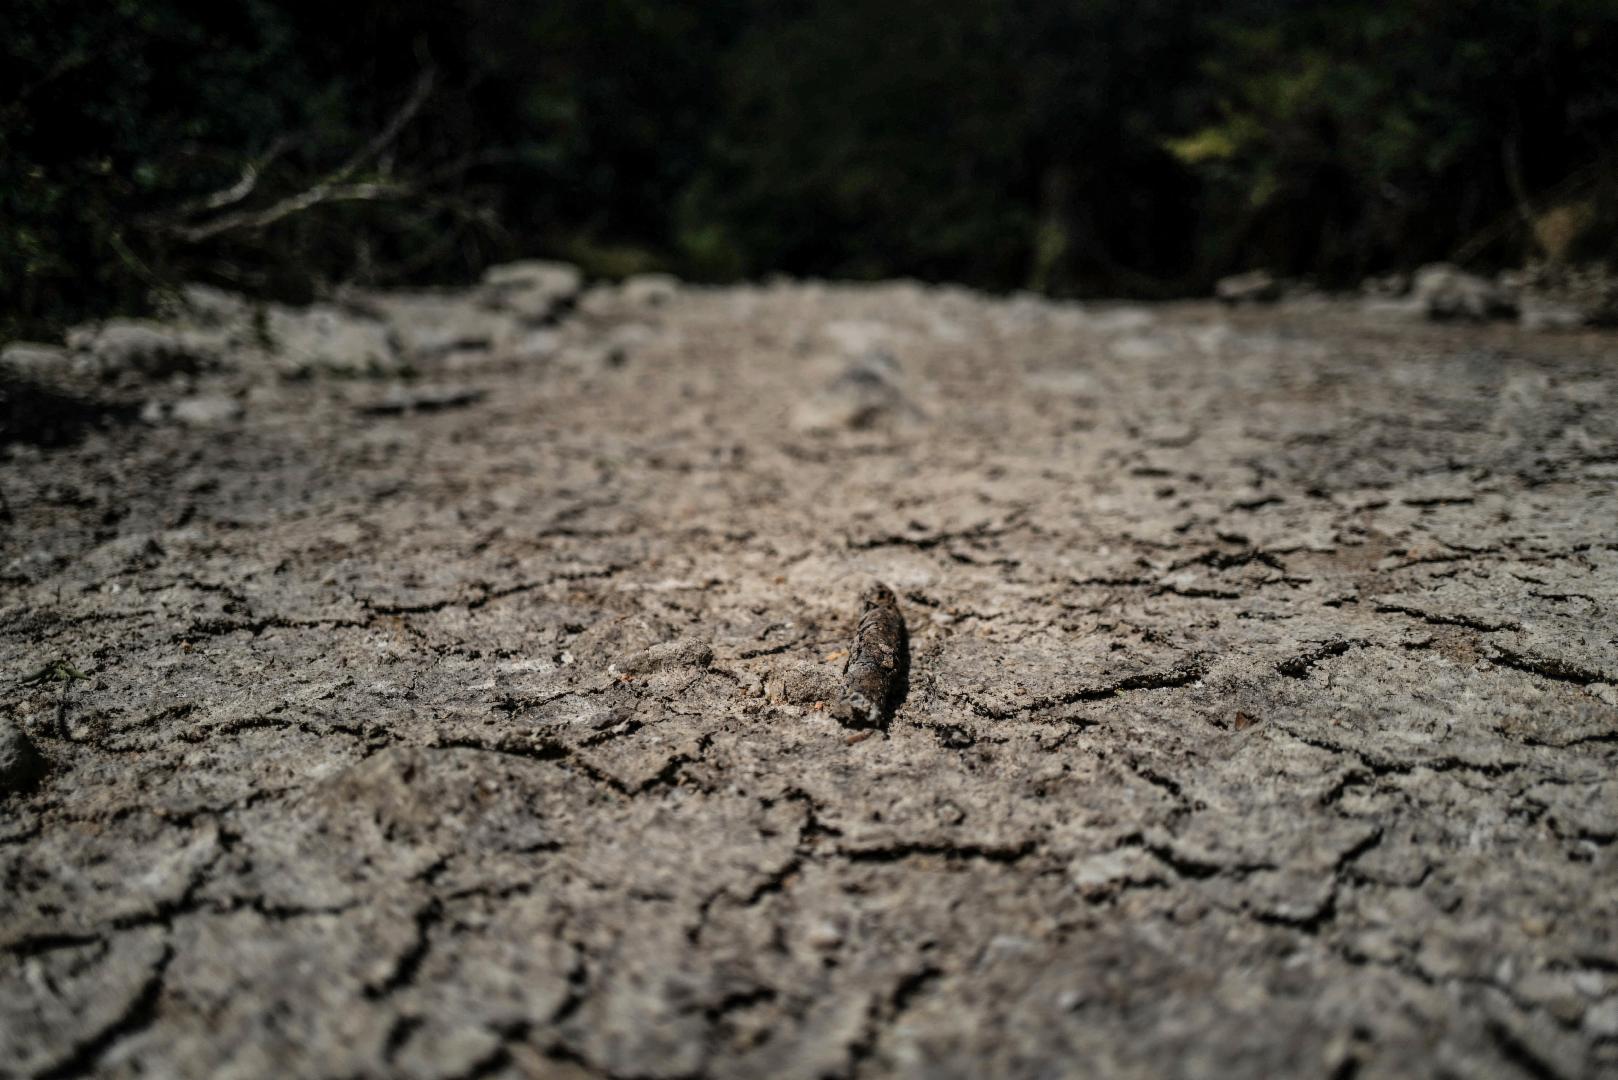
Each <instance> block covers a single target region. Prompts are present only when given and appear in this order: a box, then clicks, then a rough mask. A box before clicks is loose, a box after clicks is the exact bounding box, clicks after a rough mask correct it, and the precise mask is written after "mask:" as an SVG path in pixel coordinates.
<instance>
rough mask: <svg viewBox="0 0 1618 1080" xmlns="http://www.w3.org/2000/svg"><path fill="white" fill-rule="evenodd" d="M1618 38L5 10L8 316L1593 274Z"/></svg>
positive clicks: (989, 17) (1356, 28)
mask: <svg viewBox="0 0 1618 1080" xmlns="http://www.w3.org/2000/svg"><path fill="white" fill-rule="evenodd" d="M1615 57H1618V0H1386V2H1381V3H1374V2H1364V0H1333V2H1330V3H1323V4H1305V3H1301V2H1287V0H1232V2H1227V3H1223V4H1218V5H1208V4H1198V3H1194V2H1191V0H1134V2H1129V3H1126V2H1123V0H1082V2H1081V0H1002V2H984V0H771V2H765V0H703V2H699V0H692V2H686V3H673V2H668V0H550V2H548V3H544V4H537V5H536V4H530V3H521V2H518V0H435V2H431V3H428V2H423V0H398V2H385V0H352V2H350V3H346V4H337V5H333V4H317V3H314V2H312V0H279V2H271V0H232V2H231V3H227V4H218V3H205V2H202V0H100V2H98V3H95V4H83V5H80V4H66V3H63V2H61V0H8V2H7V3H6V4H5V5H0V336H5V335H8V334H16V333H43V332H45V331H47V330H49V329H51V328H53V327H55V326H59V325H61V324H62V323H64V322H66V321H69V320H73V319H77V318H82V317H84V316H86V315H89V314H92V313H97V312H105V311H114V310H131V309H136V308H138V307H139V306H140V305H141V304H143V303H145V302H146V301H147V300H148V298H149V297H150V296H151V294H152V292H153V290H154V289H162V288H164V287H166V286H167V285H169V284H171V283H173V282H176V281H179V280H184V279H194V278H201V279H206V280H212V281H215V282H218V283H220V284H223V285H227V286H233V287H237V288H242V289H246V290H248V291H253V292H259V293H268V294H273V295H279V296H285V297H289V298H307V297H309V296H312V295H315V294H317V293H319V292H321V291H322V290H324V289H326V288H329V287H330V286H332V285H334V284H335V283H338V282H342V281H358V282H363V283H395V282H420V281H443V280H457V279H464V278H466V277H469V276H471V275H473V274H475V273H477V272H478V271H479V270H480V269H481V267H482V266H484V265H486V264H487V263H489V262H490V261H493V260H496V259H500V258H506V257H511V256H514V255H517V254H532V253H549V254H554V255H559V256H562V257H566V258H572V259H574V260H576V261H579V262H580V263H582V264H583V265H584V266H585V267H586V268H587V269H588V270H591V271H593V272H597V273H603V274H619V273H627V272H632V271H634V270H637V269H646V268H653V267H659V268H668V269H673V270H676V271H678V272H681V273H684V274H687V275H690V276H695V277H700V278H707V279H715V280H721V279H727V278H733V277H737V276H747V275H759V274H764V273H768V272H772V271H786V272H790V273H796V274H808V275H827V276H832V275H835V276H847V277H877V276H889V275H911V276H916V277H921V278H926V279H949V280H956V281H962V282H966V283H970V284H975V285H980V286H984V287H989V288H1020V287H1032V288H1038V289H1043V290H1048V291H1052V292H1058V293H1079V292H1083V293H1107V294H1128V295H1144V296H1153V295H1172V294H1176V293H1186V292H1198V291H1201V290H1203V289H1205V288H1206V287H1207V285H1208V283H1209V282H1210V281H1211V280H1212V279H1213V278H1214V277H1216V276H1218V275H1219V274H1221V273H1225V272H1229V271H1232V270H1236V269H1242V268H1245V267H1249V266H1255V265H1264V266H1267V267H1270V268H1271V269H1273V270H1275V271H1277V272H1280V273H1284V274H1292V275H1302V274H1307V275H1314V276H1316V277H1317V278H1318V279H1319V280H1321V281H1322V283H1324V284H1348V283H1352V282H1353V281H1355V280H1356V279H1357V278H1358V277H1359V276H1361V275H1363V274H1366V273H1370V272H1374V271H1380V270H1384V269H1392V268H1401V267H1408V266H1411V265H1415V264H1417V263H1420V262H1423V261H1428V260H1432V259H1436V258H1457V257H1458V258H1461V259H1464V260H1468V261H1472V262H1476V263H1478V264H1480V265H1488V264H1495V265H1507V264H1514V263H1519V262H1521V261H1522V260H1524V259H1525V258H1528V257H1534V256H1550V257H1554V258H1569V259H1572V258H1578V259H1591V258H1595V259H1609V260H1610V259H1611V258H1613V256H1614V250H1613V244H1614V238H1615V237H1618V210H1615V207H1618V64H1615V63H1614V58H1615ZM424 72H430V73H431V75H432V79H433V81H432V91H431V94H430V96H428V97H427V99H426V100H425V103H424V104H423V105H422V107H421V108H420V110H419V112H416V113H414V114H412V115H410V116H409V117H408V122H406V123H404V124H403V125H402V126H401V127H400V128H399V130H398V134H397V137H396V138H393V139H390V140H386V141H385V145H377V146H374V147H371V148H372V149H374V151H375V152H374V153H366V152H365V151H366V149H367V147H368V146H370V145H371V144H372V143H373V141H374V140H377V139H378V136H379V133H382V132H384V131H387V130H388V128H389V124H390V122H392V121H395V120H398V119H399V118H400V116H401V109H402V108H403V107H404V106H405V103H406V102H408V101H409V100H410V99H411V95H412V90H413V88H414V87H416V86H417V85H418V80H420V79H421V77H422V75H423V73H424ZM334 177H337V178H340V179H341V181H342V183H341V184H340V185H336V186H337V187H340V188H341V189H342V191H343V193H344V197H342V198H337V197H331V198H325V199H318V200H314V201H313V202H312V203H311V205H309V206H307V207H300V208H299V209H298V210H297V212H295V213H293V212H289V213H286V214H284V215H281V216H275V217H274V220H273V221H271V222H268V223H264V222H262V221H261V222H258V223H254V222H252V221H244V222H243V223H240V224H238V225H237V226H236V227H233V228H222V229H219V230H218V231H217V232H209V230H208V229H206V228H199V226H206V225H208V224H210V223H215V224H217V223H219V222H221V221H222V220H224V216H225V215H230V214H233V213H245V214H250V213H254V212H259V211H263V210H264V209H266V208H270V207H275V206H277V205H278V204H279V203H281V202H282V201H283V200H287V199H289V198H294V197H296V196H298V195H299V193H303V192H309V191H311V190H319V187H318V186H319V185H320V184H321V183H322V181H323V180H332V179H333V178H334ZM249 178H250V179H251V183H250V184H249V183H247V180H248V179H249ZM244 189H245V190H244ZM227 196H230V197H227ZM210 199H211V200H212V201H211V204H210V202H209V200H210ZM199 233H208V235H206V236H201V235H199Z"/></svg>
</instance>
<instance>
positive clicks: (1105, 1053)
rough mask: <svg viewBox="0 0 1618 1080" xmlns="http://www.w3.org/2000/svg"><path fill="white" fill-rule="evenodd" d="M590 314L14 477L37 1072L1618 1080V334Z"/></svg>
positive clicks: (802, 291) (683, 299) (6, 1014)
mask: <svg viewBox="0 0 1618 1080" xmlns="http://www.w3.org/2000/svg"><path fill="white" fill-rule="evenodd" d="M434 302H435V303H438V304H439V305H440V307H441V308H442V310H443V312H445V313H447V314H444V315H443V316H442V317H443V318H449V317H452V316H458V315H466V316H467V317H468V318H471V319H474V321H475V318H476V316H475V315H467V313H466V312H464V311H459V310H458V309H457V308H456V306H455V305H456V303H457V301H456V300H455V298H454V297H447V298H445V297H440V298H438V299H436V300H435V301H434ZM392 310H393V314H391V315H389V316H388V317H390V318H400V317H403V316H405V315H410V313H411V312H412V310H414V309H412V307H411V305H410V304H409V302H407V301H406V302H401V303H399V304H397V305H395V308H394V309H392ZM437 310H438V309H434V311H437ZM401 313H403V314H402V315H401ZM548 318H549V325H548V326H547V328H546V329H544V330H543V332H542V337H541V339H540V340H537V341H536V340H533V339H529V340H528V341H527V344H526V345H525V346H524V349H522V350H513V349H510V348H507V347H506V345H504V344H502V343H501V342H500V341H498V340H495V341H492V343H491V342H490V341H478V340H472V341H470V342H469V343H468V342H460V343H456V342H451V343H450V344H449V345H448V346H446V347H443V348H440V349H438V350H437V351H434V352H432V353H431V354H430V355H429V354H428V353H425V352H424V353H423V354H422V356H421V357H420V358H418V360H417V362H416V363H414V364H413V365H412V368H413V378H412V379H410V380H409V381H404V382H400V383H398V384H397V385H394V384H392V383H388V382H379V381H378V380H377V379H376V378H354V377H342V378H340V377H337V376H335V375H330V374H322V373H320V372H318V371H317V372H313V373H311V372H308V371H303V372H298V373H296V374H294V375H286V374H284V373H279V372H277V371H275V370H274V369H273V368H272V367H267V366H263V365H258V364H255V363H249V362H245V361H244V362H241V363H231V362H229V358H228V357H227V358H226V361H227V362H225V363H223V364H220V365H215V366H214V367H213V368H212V369H211V370H209V369H207V368H204V369H203V370H200V371H198V372H193V373H190V374H182V375H177V376H173V377H172V378H170V379H168V381H161V380H160V381H157V382H152V383H147V384H145V387H146V388H145V389H144V390H141V391H140V394H141V395H144V398H145V399H144V400H143V399H142V398H140V397H133V398H132V397H130V396H129V391H128V387H127V386H126V387H125V388H124V390H123V391H122V393H123V396H122V397H119V398H117V400H104V401H103V402H102V405H101V406H99V408H101V409H102V412H103V413H104V414H105V415H104V416H102V417H101V418H100V420H99V421H98V420H95V418H91V419H90V420H86V421H85V422H84V423H83V424H82V425H77V426H75V427H74V429H73V431H72V432H70V433H69V434H67V435H64V436H62V437H60V438H55V439H53V440H51V441H54V442H55V443H57V445H50V446H41V445H35V444H34V443H31V442H27V441H15V442H13V443H12V444H11V445H8V446H5V447H0V478H3V479H0V492H3V497H4V502H3V504H0V519H3V520H0V524H3V533H0V673H3V682H0V724H4V725H6V726H7V732H6V734H7V738H10V739H13V740H14V741H15V740H17V739H22V740H25V741H26V743H28V744H31V745H32V746H33V747H34V748H35V749H36V750H37V753H38V756H39V759H40V760H41V761H42V763H43V773H42V775H38V776H32V777H31V776H29V775H25V774H26V773H28V772H29V770H26V769H22V770H13V774H12V775H10V778H9V779H8V780H7V783H8V784H10V785H11V786H13V787H14V788H15V790H13V791H12V792H11V793H10V794H9V795H3V796H0V1074H3V1075H8V1076H19V1077H29V1078H37V1077H66V1076H75V1075H84V1074H94V1075H99V1076H110V1077H134V1076H162V1077H191V1076H197V1077H201V1076H244V1077H245V1076H266V1075H276V1076H300V1077H301V1076H309V1077H316V1076H318V1077H380V1076H401V1077H444V1078H448V1077H471V1076H547V1077H550V1076H558V1077H568V1076H578V1077H619V1078H631V1077H647V1078H652V1077H655V1078H666V1080H673V1078H682V1077H715V1078H722V1077H753V1076H770V1077H874V1076H886V1075H903V1076H928V1077H962V1078H965V1077H978V1076H988V1075H994V1076H1016V1077H1035V1076H1038V1077H1047V1076H1062V1075H1091V1076H1094V1075H1117V1076H1188V1077H1189V1076H1196V1077H1255V1076H1277V1075H1295V1076H1326V1075H1332V1076H1350V1075H1358V1076H1392V1075H1412V1074H1419V1075H1454V1076H1519V1075H1526V1076H1535V1077H1544V1076H1551V1077H1591V1076H1597V1075H1602V1074H1606V1075H1611V1074H1613V1073H1614V1072H1615V1071H1618V847H1615V843H1614V842H1615V839H1618V768H1615V765H1618V689H1615V686H1618V611H1615V601H1618V497H1615V494H1618V492H1615V488H1618V408H1615V403H1618V366H1615V356H1614V352H1615V344H1614V339H1613V338H1611V337H1602V336H1599V335H1594V334H1586V335H1577V334H1575V335H1566V336H1554V337H1533V336H1527V335H1524V334H1523V333H1521V332H1519V331H1517V330H1515V329H1510V328H1488V327H1485V328H1467V327H1453V326H1423V325H1405V324H1398V325H1392V326H1390V325H1386V324H1383V323H1379V322H1377V321H1376V320H1375V319H1374V318H1372V317H1371V316H1369V315H1366V314H1363V313H1356V312H1354V311H1352V310H1349V309H1347V308H1337V307H1333V306H1331V305H1316V306H1310V307H1285V306H1283V307H1282V308H1279V309H1272V310H1268V311H1260V312H1245V311H1238V312H1234V313H1232V312H1225V311H1221V310H1217V309H1215V308H1213V307H1211V306H1201V305H1182V306H1172V307H1164V308H1151V309H1147V308H1120V307H1105V306H1082V307H1081V306H1076V305H1061V304H1054V303H1047V302H1041V301H1034V300H1027V299H1013V300H996V299H990V298H985V297H980V296H977V295H974V294H971V293H967V292H963V291H958V290H950V289H924V288H920V287H917V286H912V285H902V284H901V285H891V286H872V287H852V286H850V287H834V286H821V285H795V284H782V285H775V286H770V287H758V288H752V289H726V290H701V289H695V288H675V289H672V290H669V289H642V290H634V289H595V290H592V291H590V292H588V293H586V294H585V295H584V296H583V298H582V299H581V300H580V301H579V303H578V304H577V305H576V307H574V308H573V309H572V310H571V311H568V312H566V313H563V314H560V315H553V316H550V317H548ZM439 320H440V316H439V315H437V314H433V315H431V316H430V317H427V316H423V318H422V319H418V320H417V328H418V330H419V329H420V328H421V326H422V325H425V327H426V330H425V331H422V332H427V331H431V330H433V329H434V328H436V327H438V326H440V325H441V322H440V321H439ZM474 337H475V335H474ZM41 393H43V391H42V392H41ZM40 400H41V401H46V402H47V403H52V402H54V403H57V404H60V402H62V401H68V402H79V404H73V405H72V408H89V406H85V405H83V404H82V402H81V401H80V399H78V398H71V397H63V398H60V399H58V398H55V397H42V398H41V399H40ZM199 403H200V404H199ZM41 407H43V406H41ZM30 408H32V406H29V405H28V404H27V402H26V401H25V402H23V403H22V404H16V403H14V405H13V411H14V412H15V413H16V415H19V416H26V415H27V414H28V413H29V409H30ZM137 414H139V416H142V417H144V419H143V420H138V419H135V417H136V415H137ZM872 579H877V580H880V581H882V582H885V583H886V584H888V585H889V586H891V587H892V589H893V590H894V592H895V594H896V595H897V596H898V599H899V606H900V609H901V610H902V612H903V615H904V618H905V621H906V623H907V626H908V633H909V671H908V679H907V685H906V686H905V687H904V697H903V700H902V702H901V703H900V704H899V706H898V708H897V710H896V711H895V713H894V714H893V716H892V718H891V720H890V721H889V722H888V723H887V724H886V725H885V726H883V727H881V728H879V729H877V730H875V731H857V730H854V729H852V728H846V727H844V726H843V725H842V724H840V723H839V722H838V720H837V718H836V716H835V715H834V712H835V710H834V709H832V708H831V707H830V703H832V702H834V701H835V699H836V696H837V694H838V693H839V690H840V682H839V680H840V672H841V670H842V666H843V659H844V658H843V652H842V650H845V649H846V648H847V647H848V643H849V639H850V637H851V635H852V634H853V631H854V623H855V620H856V618H857V616H858V607H857V605H858V598H859V596H860V593H861V590H862V589H863V588H864V587H865V586H866V585H867V583H868V582H869V581H871V580H872ZM80 676H83V677H82V678H81V677H80ZM35 771H37V770H35Z"/></svg>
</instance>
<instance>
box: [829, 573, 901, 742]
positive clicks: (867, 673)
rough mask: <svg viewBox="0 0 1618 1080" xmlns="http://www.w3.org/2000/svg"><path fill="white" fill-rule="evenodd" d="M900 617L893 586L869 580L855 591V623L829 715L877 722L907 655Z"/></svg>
mask: <svg viewBox="0 0 1618 1080" xmlns="http://www.w3.org/2000/svg"><path fill="white" fill-rule="evenodd" d="M905 646H906V642H905V621H904V616H902V615H900V614H899V601H898V600H897V599H895V598H894V595H893V590H892V589H889V588H888V587H887V586H886V585H883V584H882V583H880V582H873V583H872V584H871V585H870V586H869V587H868V588H867V589H866V590H865V592H863V593H862V594H860V624H859V629H857V630H855V631H854V641H853V644H852V645H850V646H849V649H848V662H847V663H846V664H844V665H843V695H842V697H841V698H839V699H838V701H837V703H836V704H835V705H834V706H833V707H832V715H833V716H835V717H836V718H837V719H838V720H840V721H842V722H843V723H844V724H846V725H848V726H850V727H878V726H880V725H881V724H882V723H883V721H885V720H886V719H887V716H888V710H889V709H890V708H891V707H892V706H893V704H894V699H895V698H896V697H897V696H898V693H899V689H900V687H901V685H902V681H903V677H904V668H905V663H906V660H907V657H906V648H905Z"/></svg>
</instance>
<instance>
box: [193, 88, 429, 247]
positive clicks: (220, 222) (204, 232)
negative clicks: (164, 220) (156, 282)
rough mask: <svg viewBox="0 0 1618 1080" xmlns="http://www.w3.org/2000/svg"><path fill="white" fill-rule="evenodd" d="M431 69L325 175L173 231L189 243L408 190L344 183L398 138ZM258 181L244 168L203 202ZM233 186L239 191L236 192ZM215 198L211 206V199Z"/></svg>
mask: <svg viewBox="0 0 1618 1080" xmlns="http://www.w3.org/2000/svg"><path fill="white" fill-rule="evenodd" d="M432 86H433V70H432V68H426V69H424V70H423V71H422V73H421V77H420V78H418V79H417V80H416V87H415V89H414V90H413V91H412V92H411V94H410V97H409V99H408V100H406V101H405V103H404V105H403V106H402V107H400V109H399V111H398V112H396V113H394V115H393V117H392V119H390V120H389V121H388V123H387V124H386V126H384V127H383V128H382V130H381V131H380V132H378V133H377V135H376V137H375V138H373V139H372V140H371V141H370V142H368V143H366V144H365V145H364V146H363V147H361V148H360V149H359V150H358V151H357V152H356V153H355V154H354V155H353V156H352V157H350V158H349V159H348V160H347V161H345V162H344V163H343V164H342V165H341V166H339V167H338V168H337V169H336V170H335V171H334V172H331V173H329V174H327V175H326V176H325V177H324V178H323V179H321V180H320V181H319V182H318V183H316V184H315V185H314V186H313V187H310V188H308V189H307V190H304V191H301V192H299V193H298V194H296V195H290V196H288V197H287V198H285V199H282V200H281V201H279V202H277V203H273V204H271V205H270V206H267V207H264V208H263V209H260V210H243V211H238V212H236V213H232V214H224V215H222V216H220V217H216V218H214V219H213V220H212V221H205V222H202V223H200V224H196V225H189V226H185V225H176V226H174V231H175V232H177V233H178V234H179V235H180V237H181V239H183V240H186V241H187V242H189V243H193V244H194V243H198V242H200V241H203V240H208V239H211V238H213V237H215V236H218V235H219V234H221V233H225V232H233V231H235V230H238V229H263V228H266V227H268V226H270V225H273V224H275V223H276V222H278V221H280V220H282V219H283V218H287V217H290V216H292V215H293V214H298V213H302V212H303V211H305V210H308V209H309V208H310V207H313V206H318V205H320V204H321V203H329V202H355V201H362V200H373V199H384V198H395V197H398V196H400V195H402V194H405V193H406V192H408V191H409V190H410V189H409V188H408V187H406V186H404V185H401V184H396V183H391V182H387V181H371V182H362V183H353V184H351V183H349V182H348V181H349V179H350V178H351V177H352V176H353V175H354V174H355V173H356V172H358V171H359V170H360V169H362V168H364V167H365V166H366V165H367V164H368V163H369V162H371V161H372V160H374V159H375V158H376V157H377V155H379V154H380V153H382V151H383V150H385V149H387V147H388V146H389V145H390V144H391V143H392V142H393V141H394V140H395V139H397V138H398V137H399V133H400V132H401V131H403V130H404V128H405V126H406V125H407V124H409V123H410V121H411V120H412V119H414V117H415V115H416V113H418V112H419V111H421V106H422V105H423V104H424V103H425V102H426V100H427V98H428V96H429V95H430V94H431V92H432ZM256 183H257V171H256V170H255V169H254V168H253V166H249V167H248V171H246V172H244V173H243V176H242V179H241V180H239V181H237V183H236V184H235V185H233V186H232V187H231V188H227V189H226V190H225V191H222V192H219V193H217V194H215V195H214V196H210V197H209V199H208V200H207V201H206V202H205V203H204V205H205V207H206V208H208V209H217V208H218V207H219V206H229V205H232V204H233V203H235V202H239V201H241V199H243V198H245V197H246V196H247V195H248V194H249V193H251V191H252V189H253V186H254V185H255V184H256ZM238 189H240V193H239V194H238V193H237V192H238ZM216 199H217V200H219V202H218V203H217V206H216V205H211V204H212V203H213V200H216Z"/></svg>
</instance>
